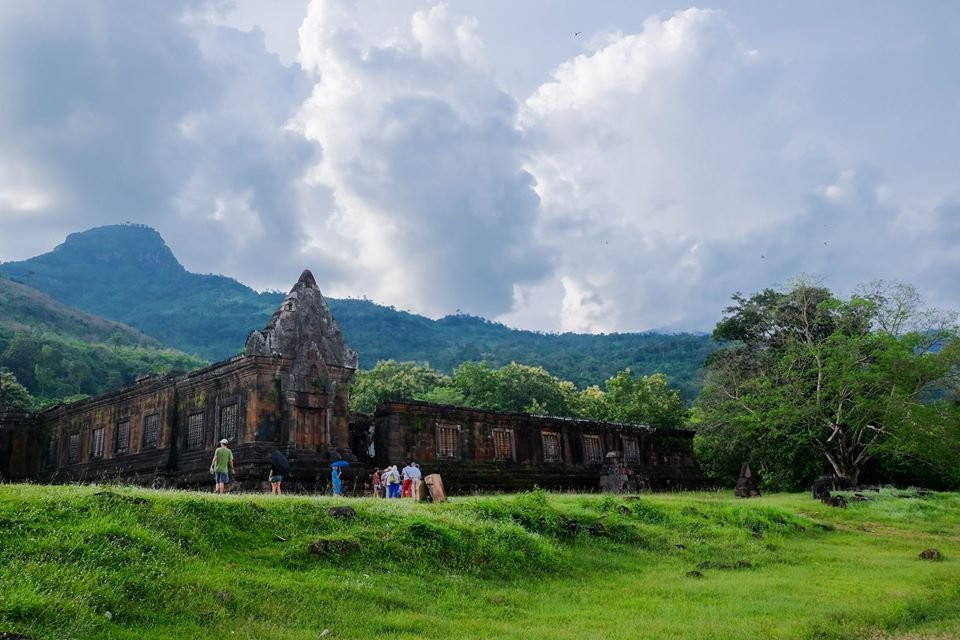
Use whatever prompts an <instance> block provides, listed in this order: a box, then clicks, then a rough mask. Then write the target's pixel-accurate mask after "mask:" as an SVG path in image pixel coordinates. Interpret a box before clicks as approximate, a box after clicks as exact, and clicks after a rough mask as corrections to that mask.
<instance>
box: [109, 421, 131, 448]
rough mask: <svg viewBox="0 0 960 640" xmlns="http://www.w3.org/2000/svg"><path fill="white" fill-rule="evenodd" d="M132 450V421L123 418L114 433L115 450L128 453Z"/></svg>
mask: <svg viewBox="0 0 960 640" xmlns="http://www.w3.org/2000/svg"><path fill="white" fill-rule="evenodd" d="M128 451H130V421H129V420H121V421H120V422H118V423H117V430H116V431H115V432H114V434H113V452H114V453H115V454H117V453H127V452H128Z"/></svg>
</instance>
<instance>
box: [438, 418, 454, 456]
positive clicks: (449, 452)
mask: <svg viewBox="0 0 960 640" xmlns="http://www.w3.org/2000/svg"><path fill="white" fill-rule="evenodd" d="M459 434H460V427H459V426H458V425H449V424H441V425H437V457H438V458H456V457H457V454H458V450H457V441H458V440H459V437H458V436H459Z"/></svg>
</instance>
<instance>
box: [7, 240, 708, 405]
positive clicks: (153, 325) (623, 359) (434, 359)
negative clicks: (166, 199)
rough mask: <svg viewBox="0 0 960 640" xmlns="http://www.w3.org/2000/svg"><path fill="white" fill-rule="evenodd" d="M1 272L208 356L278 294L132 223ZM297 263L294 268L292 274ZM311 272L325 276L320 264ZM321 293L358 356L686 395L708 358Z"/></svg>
mask: <svg viewBox="0 0 960 640" xmlns="http://www.w3.org/2000/svg"><path fill="white" fill-rule="evenodd" d="M304 266H305V267H307V266H309V265H304ZM0 272H3V273H5V274H7V275H8V276H10V277H11V278H13V279H15V280H17V281H19V282H22V283H24V284H27V285H29V286H31V287H34V288H36V289H39V290H41V291H43V292H45V293H47V294H48V295H50V296H51V297H53V298H55V299H57V300H58V301H60V302H62V303H64V304H67V305H70V306H72V307H76V308H78V309H82V310H84V311H88V312H90V313H94V314H97V315H100V316H103V317H106V318H110V319H112V320H116V321H119V322H123V323H125V324H128V325H130V326H132V327H135V328H137V329H139V330H141V331H143V332H144V333H146V334H148V335H150V336H153V337H155V338H157V339H158V340H160V341H161V342H163V343H164V344H167V345H169V346H172V347H176V348H178V349H181V350H183V351H187V352H190V353H195V354H197V355H200V356H202V357H204V358H206V359H209V360H219V359H221V358H224V357H227V356H230V355H232V354H234V353H237V352H238V351H240V350H241V349H242V347H243V343H244V340H245V338H246V336H247V334H248V333H249V332H250V331H251V330H252V329H259V328H262V327H263V326H264V325H265V324H266V323H267V321H268V320H269V318H270V315H271V314H272V313H273V311H274V309H275V308H276V306H277V305H278V304H279V302H280V301H281V299H282V297H283V296H282V294H277V293H257V292H256V291H254V290H253V289H251V288H249V287H247V286H246V285H243V284H241V283H239V282H237V281H236V280H233V279H232V278H227V277H224V276H214V275H199V274H194V273H190V272H188V271H187V270H186V269H184V268H183V266H182V265H181V264H180V263H179V262H178V261H177V259H176V257H175V256H174V255H173V253H172V252H171V251H170V249H169V247H167V246H166V244H165V243H164V241H163V238H162V237H161V236H160V234H159V233H157V232H156V231H155V230H153V229H150V228H148V227H144V226H139V225H120V226H107V227H98V228H95V229H90V230H88V231H84V232H80V233H74V234H71V235H70V236H68V237H67V239H66V241H65V242H64V243H63V244H62V245H60V246H58V247H57V248H56V249H54V250H53V251H51V252H49V253H46V254H43V255H40V256H36V257H34V258H30V259H28V260H24V261H22V262H7V263H3V264H2V265H0ZM297 275H299V274H291V283H292V282H293V281H294V279H295V278H296V276H297ZM314 275H316V276H317V280H318V281H319V282H320V285H321V288H322V287H323V274H322V273H316V274H314ZM328 302H329V304H330V308H331V310H332V311H333V314H334V317H335V318H336V319H337V323H338V324H339V326H340V328H341V330H342V331H343V333H344V335H345V336H346V338H347V341H348V342H349V343H350V345H351V346H352V347H353V348H354V349H356V350H357V352H358V353H359V354H360V366H361V367H363V368H369V367H372V366H373V365H374V364H376V362H377V361H378V360H384V359H389V358H393V359H395V360H413V361H418V362H428V363H429V364H430V365H432V366H433V367H434V368H436V369H438V370H441V371H450V370H451V369H452V368H453V367H455V366H456V365H457V364H459V363H460V362H463V361H467V360H481V359H485V360H487V361H488V362H490V364H491V365H493V366H501V365H504V364H508V363H509V362H511V361H517V362H522V363H524V364H531V365H541V366H543V367H544V368H546V369H547V370H548V371H550V372H551V373H552V374H554V375H556V376H559V377H561V378H564V379H568V380H572V381H573V382H575V383H577V384H578V385H579V386H585V385H587V384H601V383H602V382H603V381H604V380H606V379H607V378H608V377H610V376H612V375H613V374H614V373H616V372H617V371H619V370H621V369H624V368H627V367H629V368H631V370H632V371H633V372H634V373H638V374H650V373H654V372H662V373H666V374H667V375H668V376H669V377H670V380H671V382H672V383H673V384H674V385H675V386H677V387H679V388H680V389H681V390H682V392H683V393H684V397H685V398H687V399H691V398H692V397H693V395H694V394H695V392H696V389H697V388H698V387H699V382H698V376H699V371H700V368H701V366H702V364H703V361H704V358H705V357H706V356H707V354H709V353H710V352H711V351H712V350H713V349H714V345H713V342H712V340H711V339H710V337H709V336H704V335H694V334H676V335H673V334H652V333H646V334H637V333H629V334H611V335H583V334H559V335H558V334H541V333H536V332H530V331H518V330H515V329H510V328H508V327H506V326H504V325H501V324H498V323H493V322H489V321H486V320H483V319H482V318H475V317H471V316H460V315H457V316H447V317H445V318H441V319H440V320H431V319H429V318H425V317H423V316H418V315H415V314H411V313H406V312H402V311H397V310H395V309H393V308H391V307H384V306H381V305H377V304H375V303H372V302H369V301H367V300H338V299H332V298H328Z"/></svg>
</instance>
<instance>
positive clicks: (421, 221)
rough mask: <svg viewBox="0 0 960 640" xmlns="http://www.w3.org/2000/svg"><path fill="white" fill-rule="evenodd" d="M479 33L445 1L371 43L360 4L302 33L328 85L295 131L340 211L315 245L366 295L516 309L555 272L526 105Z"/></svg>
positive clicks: (314, 12)
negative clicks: (361, 24)
mask: <svg viewBox="0 0 960 640" xmlns="http://www.w3.org/2000/svg"><path fill="white" fill-rule="evenodd" d="M475 27H476V24H475V21H473V20H471V19H468V18H457V17H454V16H452V15H451V14H450V13H449V11H448V10H447V8H446V7H445V6H442V5H441V6H435V7H433V8H430V9H425V10H423V11H419V12H416V13H415V14H414V15H413V16H412V18H411V20H410V24H409V27H408V28H407V29H406V30H401V31H398V32H397V33H396V34H395V35H394V36H392V37H391V38H390V39H389V40H386V41H381V42H369V41H366V40H365V37H364V33H363V32H361V31H360V30H359V28H358V27H357V26H356V17H355V15H354V14H353V13H351V12H350V7H349V5H347V4H345V3H335V2H324V1H314V2H312V3H311V5H310V8H309V10H308V14H307V17H306V19H305V20H304V23H303V25H302V26H301V28H300V60H301V63H302V64H303V66H304V68H306V69H307V70H308V71H310V72H311V73H313V74H314V75H315V77H316V78H317V82H316V85H315V87H314V90H313V95H312V96H311V98H310V99H309V100H308V101H307V102H306V103H305V104H304V106H303V108H302V110H301V112H300V114H299V116H298V118H297V123H298V127H299V128H300V129H301V130H302V131H303V133H304V135H305V136H306V137H307V138H308V139H310V140H313V141H315V142H317V143H318V144H319V145H320V147H322V149H323V153H322V158H321V160H320V162H319V163H318V164H317V166H316V167H315V169H314V172H313V174H312V180H313V181H314V183H315V184H317V185H320V186H322V187H325V188H327V189H329V190H330V192H331V194H332V198H333V202H334V210H333V211H332V212H331V214H330V215H328V216H318V217H317V218H316V219H315V220H314V227H313V231H312V238H313V242H314V243H315V246H317V247H319V248H320V249H322V250H323V251H324V252H325V253H327V254H333V255H340V256H342V258H343V260H345V261H349V262H350V263H351V265H352V266H353V268H354V269H355V275H354V280H353V282H352V283H351V284H352V287H353V288H354V289H355V290H356V289H360V290H364V291H365V292H367V293H369V294H370V295H371V297H373V298H375V299H377V300H380V301H383V302H387V303H390V304H397V305H401V306H403V307H405V308H413V309H416V310H418V311H420V312H426V313H433V314H442V313H448V312H450V311H451V310H452V309H454V308H460V309H462V310H464V311H468V312H472V313H477V314H483V315H487V316H491V315H497V314H500V313H503V312H506V311H508V310H509V309H510V307H511V304H512V301H513V287H514V285H515V284H516V283H524V282H532V281H536V280H537V279H538V278H540V277H541V276H543V275H545V273H546V272H547V269H548V266H549V262H548V259H547V256H546V254H545V253H544V251H543V250H542V248H541V247H539V245H538V242H537V240H536V238H535V237H534V235H533V229H534V225H535V223H536V218H537V215H538V198H537V195H536V193H535V191H534V189H533V178H532V176H531V175H530V174H529V173H528V172H527V171H525V170H524V168H523V152H524V147H523V138H522V136H521V134H520V132H519V130H518V129H517V128H516V109H517V103H516V101H515V100H514V99H513V98H512V97H511V96H509V95H507V94H506V93H504V92H503V91H502V90H501V89H499V88H498V87H497V85H496V84H495V83H494V82H493V80H492V79H491V77H490V75H489V73H488V72H487V71H486V70H485V69H484V68H483V66H482V62H481V60H480V54H481V51H482V48H483V47H482V44H481V43H480V40H479V38H478V37H477V35H476V33H475Z"/></svg>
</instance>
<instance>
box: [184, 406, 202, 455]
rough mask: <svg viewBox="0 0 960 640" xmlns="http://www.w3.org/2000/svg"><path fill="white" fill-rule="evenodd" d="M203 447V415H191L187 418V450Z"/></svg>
mask: <svg viewBox="0 0 960 640" xmlns="http://www.w3.org/2000/svg"><path fill="white" fill-rule="evenodd" d="M202 446H203V414H202V413H192V414H190V415H189V416H188V417H187V449H199V448H200V447H202Z"/></svg>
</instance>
